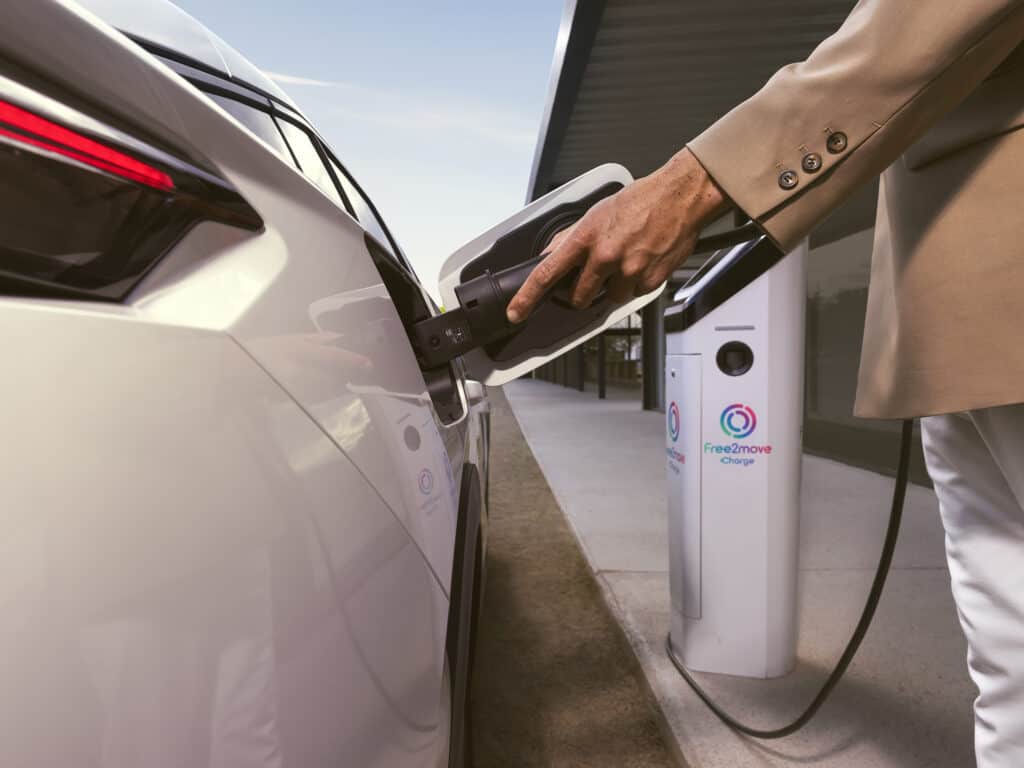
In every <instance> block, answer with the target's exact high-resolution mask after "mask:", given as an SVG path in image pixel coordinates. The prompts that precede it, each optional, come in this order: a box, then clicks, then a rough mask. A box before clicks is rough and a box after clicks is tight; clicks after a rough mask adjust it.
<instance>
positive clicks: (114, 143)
mask: <svg viewBox="0 0 1024 768" xmlns="http://www.w3.org/2000/svg"><path fill="white" fill-rule="evenodd" d="M204 166H208V164H207V163H205V162H204V163H202V164H200V162H197V161H196V160H195V159H191V158H190V159H184V158H183V157H182V156H181V154H180V153H175V152H173V151H167V150H164V149H159V148H157V147H155V146H153V145H152V144H150V143H147V142H145V141H142V140H140V139H138V138H137V137H135V136H133V135H132V134H131V133H130V132H125V131H122V130H120V129H118V128H115V127H113V126H112V125H110V124H109V123H108V122H106V121H100V120H97V119H96V118H94V117H92V116H89V115H85V114H83V113H81V112H79V111H77V110H75V109H73V108H71V107H69V106H67V105H66V104H63V103H60V102H58V101H55V100H53V99H51V98H49V97H48V96H44V95H42V94H40V93H38V92H36V91H34V90H30V89H28V88H25V87H24V86H22V85H20V84H17V83H15V82H13V81H11V80H8V79H7V78H4V77H0V293H14V294H18V295H30V296H65V297H74V298H87V299H105V300H119V299H123V298H124V297H125V296H126V295H127V294H128V292H129V291H131V289H132V288H133V287H134V286H135V285H136V284H137V283H138V282H139V280H140V279H141V278H142V277H143V275H145V273H146V272H147V271H148V270H149V269H150V268H151V267H152V266H153V265H154V264H155V263H156V262H157V261H158V260H159V259H160V257H161V256H163V255H164V254H165V253H166V252H167V251H168V250H169V249H170V248H171V247H172V246H173V245H174V244H175V243H176V242H177V241H178V240H179V239H180V238H181V237H182V236H183V235H184V234H185V233H186V232H187V231H188V230H189V229H190V228H191V227H192V226H194V225H195V224H196V223H198V222H200V221H218V222H222V223H225V224H229V225H232V226H238V227H243V228H245V229H249V230H257V229H260V228H261V227H262V226H263V222H262V220H261V219H260V217H259V215H258V214H257V213H256V212H255V211H254V210H253V209H252V208H251V207H250V206H249V205H248V203H246V202H245V200H243V199H242V198H241V196H240V195H239V194H238V193H237V192H236V191H235V190H234V188H233V187H232V186H231V185H230V184H229V183H228V182H227V181H225V180H224V179H222V178H220V177H219V176H218V175H217V174H216V173H215V172H213V171H210V170H208V169H207V167H204Z"/></svg>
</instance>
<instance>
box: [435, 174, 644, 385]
mask: <svg viewBox="0 0 1024 768" xmlns="http://www.w3.org/2000/svg"><path fill="white" fill-rule="evenodd" d="M632 181H633V177H632V176H631V175H630V174H629V171H627V170H626V169H625V168H623V167H622V166H621V165H614V164H608V165H602V166H599V167H597V168H595V169H594V170H592V171H589V172H588V173H586V174H584V175H582V176H579V177H578V178H576V179H573V180H572V181H570V182H569V183H567V184H565V185H564V186H562V187H559V188H558V189H556V190H554V191H552V192H550V193H548V194H547V195H545V196H544V197H542V198H540V199H538V200H536V201H534V202H533V203H531V204H530V205H528V206H526V207H525V208H523V209H522V210H521V211H519V212H518V213H517V214H515V215H514V216H512V217H511V218H509V219H507V220H506V221H504V222H502V223H501V224H498V225H497V226H495V227H493V228H491V229H490V230H488V231H487V232H485V233H484V234H482V235H480V236H479V237H477V238H475V239H474V240H472V241H470V242H469V243H467V244H466V245H464V246H463V247H462V248H460V249H459V250H458V251H457V252H455V253H454V254H452V256H450V257H449V258H448V260H447V261H446V262H445V263H444V266H443V267H442V268H441V274H440V277H439V287H440V292H441V299H442V301H443V303H444V306H445V308H446V311H445V312H444V313H443V314H441V315H438V316H437V317H434V318H431V319H430V320H429V321H426V322H423V323H419V324H418V326H417V328H416V347H417V354H419V356H420V361H421V363H422V364H423V365H424V367H426V368H430V367H432V366H434V365H443V364H444V362H445V361H446V360H451V359H452V358H454V357H462V359H463V361H464V363H465V365H466V367H467V369H468V374H469V376H470V377H471V378H473V379H477V380H478V381H482V382H483V383H485V384H488V385H491V386H498V385H501V384H504V383H505V382H507V381H511V380H512V379H515V378H518V377H519V376H522V375H523V374H525V373H529V372H530V371H531V370H533V369H534V368H537V367H539V366H541V365H543V364H544V363H546V362H548V361H549V360H552V359H553V358H555V357H558V356H559V355H561V354H563V353H565V352H566V351H568V350H570V349H572V348H574V347H576V346H578V345H579V344H582V343H583V342H584V341H586V340H587V339H589V338H590V337H592V336H594V335H596V334H598V333H600V332H601V331H603V330H605V329H606V328H609V327H610V326H612V325H614V324H615V323H617V322H618V321H620V320H622V319H623V318H625V317H626V316H627V315H629V314H631V313H633V312H636V311H638V310H639V309H640V308H642V307H643V306H644V305H645V304H647V303H649V302H651V301H653V300H654V299H655V298H657V296H658V294H659V293H661V290H662V286H658V287H657V288H656V289H654V290H653V291H651V292H649V293H647V294H644V295H643V296H638V297H636V298H634V299H633V300H632V301H630V302H628V303H627V304H619V305H615V304H612V302H610V301H609V300H608V299H606V298H605V297H604V296H603V295H602V296H598V298H597V299H596V300H595V301H594V303H593V304H592V305H591V306H590V307H587V308H584V309H576V308H574V307H573V306H572V305H571V304H570V302H569V293H570V290H571V288H572V284H573V281H574V280H575V277H576V275H575V272H573V273H570V274H569V275H567V276H566V277H565V278H564V279H563V280H562V281H560V282H559V283H558V285H556V286H555V287H554V288H553V289H552V290H551V291H550V292H549V294H548V295H547V296H545V297H544V299H543V300H542V301H541V303H540V304H539V305H538V306H537V308H536V309H535V310H534V312H533V314H531V315H530V317H529V318H527V319H526V320H525V321H524V322H522V323H520V324H518V325H512V324H510V323H508V321H507V320H506V319H505V310H506V308H507V306H508V302H509V300H510V299H511V298H512V296H514V295H515V293H516V291H517V290H518V289H519V287H520V286H521V285H522V284H523V281H525V279H526V277H527V276H528V275H529V274H530V272H531V271H532V270H533V268H534V267H535V266H536V265H537V264H538V263H539V262H540V257H541V255H542V254H543V253H544V249H545V247H546V246H547V245H548V244H549V243H550V242H551V240H552V238H554V236H555V235H556V234H557V233H558V232H560V231H561V230H563V229H565V228H566V227H569V226H571V225H572V224H574V223H575V222H576V221H578V220H579V219H580V218H581V217H582V216H583V214H584V213H586V212H587V210H589V209H590V208H591V207H592V206H594V205H595V204H597V203H598V202H600V201H601V200H603V199H605V198H607V197H610V196H611V195H613V194H615V193H616V192H618V191H619V190H621V189H622V188H623V187H625V186H626V185H627V184H629V183H631V182H632Z"/></svg>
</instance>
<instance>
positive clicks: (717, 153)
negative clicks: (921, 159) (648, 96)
mask: <svg viewBox="0 0 1024 768" xmlns="http://www.w3.org/2000/svg"><path fill="white" fill-rule="evenodd" d="M1022 39H1024V0H860V2H858V3H857V5H856V7H855V8H854V9H853V11H852V12H851V13H850V16H849V17H848V18H847V20H846V21H845V22H844V23H843V25H842V27H841V28H840V29H839V30H838V31H837V32H836V33H835V34H834V35H832V36H831V37H829V38H828V39H826V40H825V41H824V42H823V43H821V45H819V46H818V47H817V49H815V50H814V51H813V52H812V53H811V55H810V56H809V57H808V58H807V60H806V61H804V62H801V63H798V64H791V65H789V66H787V67H784V68H783V69H781V70H779V72H777V73H776V74H775V75H774V76H773V77H772V79H771V80H769V81H768V83H767V84H766V85H765V86H764V88H762V89H761V90H760V91H759V92H758V93H756V94H755V95H754V96H752V97H751V98H750V99H748V100H747V101H745V102H744V103H742V104H740V105H739V106H738V107H736V108H735V109H733V110H732V111H731V112H729V113H728V114H727V115H725V116H724V117H723V118H721V119H720V120H719V121H718V122H716V123H715V124H714V125H712V126H711V127H710V128H708V129H707V130H706V131H705V132H704V133H702V134H701V135H700V136H698V137H697V138H696V139H694V140H693V141H692V142H690V143H689V145H688V146H689V148H690V150H691V151H692V152H693V153H694V154H695V155H696V156H697V158H698V160H700V162H701V163H702V164H703V165H704V167H705V168H706V169H707V171H708V173H709V174H710V175H711V177H712V178H713V179H714V180H715V181H716V182H717V183H718V184H719V186H720V187H721V188H722V190H723V191H724V192H725V193H726V194H727V195H728V196H729V197H730V198H732V200H733V202H734V203H735V204H736V205H737V206H738V207H740V208H741V209H742V210H743V211H744V212H745V213H746V214H747V215H748V216H750V217H751V218H752V219H754V220H755V221H757V222H758V223H759V224H760V225H761V226H762V228H763V229H764V230H765V231H766V232H767V233H768V234H769V235H770V236H771V237H772V238H773V239H774V240H775V241H776V242H777V243H779V244H780V245H781V246H783V248H785V249H788V248H790V247H792V246H793V245H795V244H796V243H797V242H799V241H800V240H801V239H802V238H803V237H805V236H806V235H807V234H808V233H809V232H810V230H811V229H812V228H813V227H814V225H815V224H817V223H818V222H819V221H821V219H823V218H824V217H825V216H826V215H827V214H828V213H829V212H831V211H832V210H833V209H834V208H835V207H836V206H838V205H839V204H840V203H841V202H843V200H844V199H846V198H847V197H848V196H849V195H850V194H851V193H852V192H853V191H854V190H856V189H857V188H858V187H859V186H861V185H862V184H864V183H865V182H867V181H870V180H871V179H873V178H875V177H876V176H878V175H879V174H880V173H881V172H882V171H883V170H885V168H886V167H887V166H888V165H889V164H891V163H892V162H893V161H894V160H895V159H896V158H897V157H899V155H900V154H901V153H902V152H903V151H904V150H905V149H907V148H908V147H909V146H910V145H911V144H912V143H913V142H914V141H915V140H917V139H918V138H919V137H920V136H921V135H922V134H923V133H924V132H925V131H926V130H927V129H928V128H929V127H930V126H931V125H932V124H934V123H935V122H936V121H938V120H939V118H941V117H942V116H943V115H945V114H946V113H947V112H949V111H950V110H952V109H953V108H954V107H955V106H956V105H957V104H959V103H960V102H961V101H962V100H963V99H964V98H965V97H966V96H967V95H968V94H969V93H970V92H971V91H972V90H973V89H974V88H975V86H976V85H977V84H978V83H980V82H981V81H982V80H983V79H984V78H985V77H986V76H987V75H988V74H989V73H990V72H991V71H992V70H994V69H995V68H996V67H997V66H998V65H999V63H1000V62H1001V61H1002V60H1003V59H1004V58H1005V57H1006V56H1007V54H1009V53H1010V52H1011V51H1012V50H1013V49H1014V48H1015V47H1016V46H1017V45H1018V44H1019V43H1020V42H1021V40H1022Z"/></svg>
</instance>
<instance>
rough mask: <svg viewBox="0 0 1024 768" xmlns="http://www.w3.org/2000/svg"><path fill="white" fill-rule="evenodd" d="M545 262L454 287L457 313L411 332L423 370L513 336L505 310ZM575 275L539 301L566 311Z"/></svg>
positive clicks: (744, 234) (712, 239)
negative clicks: (547, 301)
mask: <svg viewBox="0 0 1024 768" xmlns="http://www.w3.org/2000/svg"><path fill="white" fill-rule="evenodd" d="M570 225H571V224H569V225H567V226H570ZM758 234H760V230H759V229H757V226H756V225H755V224H753V223H752V222H749V223H747V224H744V225H743V226H742V227H738V228H737V229H733V230H730V231H728V232H723V233H722V234H719V235H709V236H707V237H702V238H700V239H698V240H697V242H696V244H695V245H694V253H701V252H704V251H709V250H717V249H719V248H725V247H727V246H730V245H737V244H739V243H742V242H746V241H747V240H750V239H752V238H754V237H757V235H758ZM547 256H548V253H547V252H545V253H541V254H540V255H539V256H534V257H533V258H532V259H529V260H527V261H524V262H522V263H521V264H517V265H516V266H514V267H509V268H508V269H503V270H501V271H500V272H494V273H492V272H490V271H487V272H484V274H482V275H479V276H478V277H474V278H472V279H470V280H467V281H466V282H464V283H462V284H461V285H457V286H456V287H455V296H456V298H457V299H458V300H459V306H458V307H453V308H452V309H450V310H448V311H447V312H444V313H442V314H440V315H436V316H434V317H429V318H427V319H426V320H421V321H420V322H418V323H416V324H415V325H414V326H413V338H414V341H415V344H416V353H417V355H418V357H419V360H420V363H421V364H422V365H423V366H424V367H425V368H437V367H438V366H442V365H444V364H445V363H448V362H449V361H451V360H453V359H455V358H456V357H459V356H460V355H464V354H466V353H467V352H469V351H470V350H473V349H475V348H477V347H482V346H484V345H486V344H490V343H491V342H492V341H496V340H498V339H502V338H504V337H506V336H509V335H511V334H512V333H514V332H515V331H516V330H517V328H518V326H516V325H514V324H512V323H510V322H509V321H508V318H507V317H506V315H505V310H506V309H508V305H509V302H511V301H512V297H513V296H515V295H516V293H517V292H518V291H519V289H520V288H522V286H523V283H525V282H526V279H527V278H528V277H529V276H530V273H532V272H533V270H534V269H535V268H536V267H537V265H538V264H540V263H541V262H542V261H543V260H544V259H545V258H546V257H547ZM578 274H579V268H578V267H577V268H575V269H572V270H571V271H570V272H569V273H568V274H567V275H565V276H564V277H563V278H562V279H561V280H559V281H558V282H557V283H556V284H555V285H554V287H553V288H551V290H550V291H548V294H547V296H546V297H545V298H550V299H551V300H552V301H557V302H559V303H561V304H563V305H565V306H571V304H570V293H571V291H572V286H573V284H574V283H575V282H576V276H577V275H578ZM605 296H606V292H605V291H603V290H602V291H601V293H599V294H598V295H597V297H596V298H595V299H594V301H593V302H592V305H593V304H597V303H599V302H601V301H603V300H604V299H605Z"/></svg>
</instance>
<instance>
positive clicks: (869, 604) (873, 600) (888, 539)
mask: <svg viewBox="0 0 1024 768" xmlns="http://www.w3.org/2000/svg"><path fill="white" fill-rule="evenodd" d="M913 434H914V422H913V420H912V419H907V420H906V421H904V422H903V429H902V436H901V438H900V460H899V465H898V467H897V470H896V484H895V486H894V487H893V491H892V509H891V511H890V512H889V527H888V529H887V530H886V532H885V542H884V544H883V545H882V555H881V557H880V558H879V560H878V568H877V569H876V570H875V580H874V582H873V583H872V584H871V591H870V592H868V598H867V601H866V602H865V604H864V611H863V612H862V613H861V615H860V620H859V621H858V622H857V626H856V627H855V628H854V630H853V635H852V636H851V637H850V640H849V642H848V643H847V644H846V648H845V649H844V650H843V654H842V656H840V657H839V661H838V662H836V665H835V667H834V668H833V669H832V672H831V673H830V674H829V676H828V678H827V679H826V680H825V683H824V684H823V685H822V686H821V689H820V690H819V691H818V694H817V695H816V696H815V697H814V699H813V700H812V701H811V703H810V704H809V705H808V707H807V709H805V710H804V712H803V714H801V715H800V716H799V717H798V718H797V719H796V720H794V721H793V722H791V723H789V724H788V725H785V726H783V727H781V728H772V729H766V728H754V727H753V726H750V725H747V724H746V723H742V722H740V721H739V720H737V719H736V718H735V717H733V716H732V715H730V714H729V713H728V712H726V711H725V710H724V709H722V708H721V707H720V706H718V704H716V703H715V701H714V699H712V698H711V696H710V694H708V692H707V691H705V690H704V689H703V688H702V687H701V685H700V683H698V682H697V681H696V680H695V679H694V678H693V676H692V675H691V674H690V673H689V672H688V671H687V669H686V667H684V666H683V664H682V662H681V661H680V660H679V659H678V658H676V655H675V652H674V651H673V650H672V642H671V640H666V643H665V646H666V648H667V649H668V657H669V659H671V660H672V663H673V664H674V665H675V668H676V669H677V670H678V671H679V674H680V675H682V676H683V679H684V680H686V682H688V683H689V684H690V687H691V688H693V690H694V692H695V693H696V694H697V695H698V696H699V697H700V698H701V700H702V701H703V702H704V703H705V704H706V705H707V706H708V708H709V709H710V710H711V711H712V712H714V713H715V715H717V716H718V719H719V720H721V721H722V722H723V723H725V724H726V725H727V726H729V727H730V728H732V729H733V730H734V731H738V732H739V733H742V734H744V735H746V736H752V737H753V738H755V739H781V738H783V737H784V736H789V735H790V734H793V733H796V732H797V731H799V730H800V729H801V728H803V727H804V726H805V725H807V723H809V722H810V721H811V718H813V717H814V716H815V714H817V712H818V710H819V709H821V705H822V704H824V703H825V700H826V699H828V697H829V695H830V694H831V693H832V691H833V689H834V688H835V687H836V684H837V683H838V682H839V681H840V680H841V679H842V677H843V674H845V672H846V670H847V668H848V667H849V666H850V662H851V661H853V657H854V656H855V655H856V654H857V649H858V648H860V644H861V641H862V640H863V639H864V635H866V634H867V631H868V627H870V626H871V620H872V619H873V618H874V617H875V609H876V608H878V602H879V600H880V599H881V597H882V590H883V589H884V588H885V579H886V577H887V576H888V575H889V568H890V566H891V565H892V556H893V553H894V552H895V551H896V540H897V539H898V538H899V533H900V523H901V521H902V519H903V501H904V499H905V498H906V495H907V479H908V476H909V474H910V446H911V442H912V437H913Z"/></svg>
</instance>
